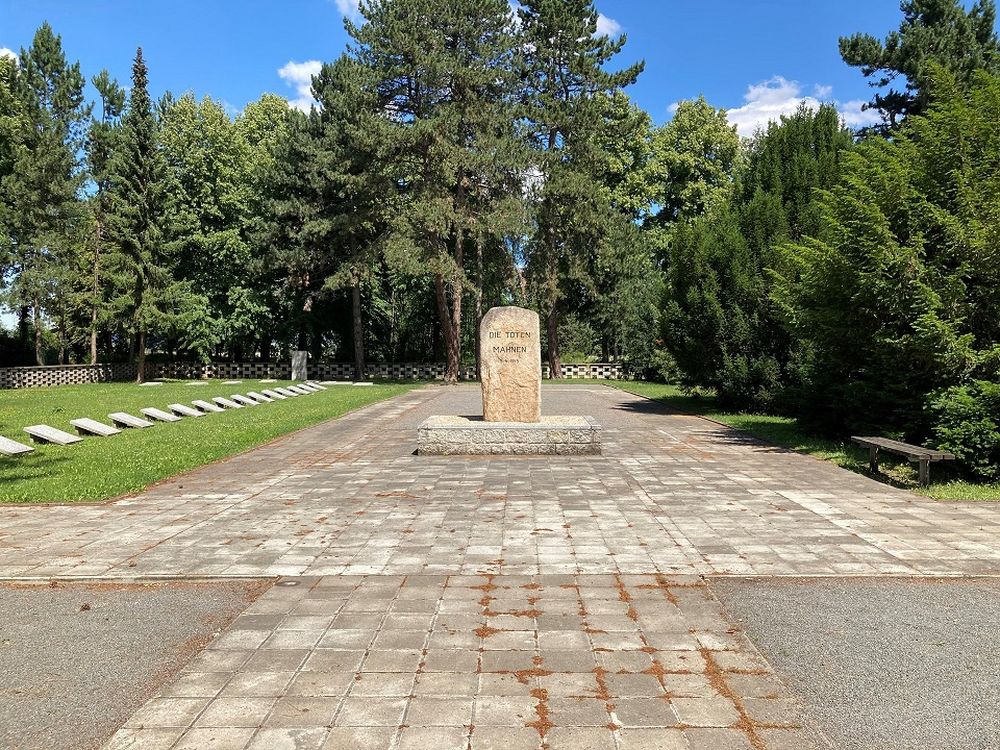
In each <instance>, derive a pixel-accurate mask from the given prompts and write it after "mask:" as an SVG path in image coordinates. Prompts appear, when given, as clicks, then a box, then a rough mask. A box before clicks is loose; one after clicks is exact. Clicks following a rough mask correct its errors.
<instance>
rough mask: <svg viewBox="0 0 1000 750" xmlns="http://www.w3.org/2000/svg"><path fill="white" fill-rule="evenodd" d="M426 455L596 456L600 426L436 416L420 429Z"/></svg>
mask: <svg viewBox="0 0 1000 750" xmlns="http://www.w3.org/2000/svg"><path fill="white" fill-rule="evenodd" d="M417 453H419V454H420V455H424V456H531V455H536V456H595V455H600V453H601V426H600V425H599V424H598V423H597V420H595V419H594V418H593V417H542V421H541V422H536V423H526V422H484V421H483V420H482V418H476V417H453V416H436V417H430V418H429V419H427V420H425V421H424V422H423V423H422V424H421V425H420V426H419V427H418V428H417Z"/></svg>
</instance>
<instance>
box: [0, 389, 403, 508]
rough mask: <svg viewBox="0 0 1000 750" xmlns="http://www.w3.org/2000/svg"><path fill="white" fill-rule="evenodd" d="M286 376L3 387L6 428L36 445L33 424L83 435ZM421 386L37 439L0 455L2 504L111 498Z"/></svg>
mask: <svg viewBox="0 0 1000 750" xmlns="http://www.w3.org/2000/svg"><path fill="white" fill-rule="evenodd" d="M274 385H285V383H284V382H278V383H270V384H267V383H263V384H262V383H261V382H260V381H257V380H244V381H242V382H241V383H240V384H239V385H222V384H221V381H208V382H207V384H206V385H200V386H192V385H185V384H184V383H182V382H170V383H165V384H163V385H159V386H139V385H136V384H134V383H100V384H90V385H74V386H60V387H56V388H26V389H18V390H4V391H0V435H3V436H4V437H9V438H12V439H14V440H18V441H20V442H25V443H26V442H28V435H27V433H25V432H24V431H23V428H24V427H26V426H27V425H32V424H47V425H50V426H52V427H58V428H59V429H62V430H66V431H67V432H75V430H74V429H73V427H72V426H71V425H70V423H69V421H70V420H71V419H76V418H77V417H91V418H93V419H97V420H99V421H102V422H105V423H110V420H108V419H107V415H108V414H109V413H110V412H115V411H125V412H129V413H130V414H134V415H136V416H140V412H139V409H140V408H143V407H147V406H154V407H158V408H160V409H163V410H165V411H166V410H167V408H166V407H167V405H168V404H172V403H178V402H179V403H184V404H190V402H191V401H192V400H193V399H205V400H209V401H210V400H211V399H212V398H213V397H214V396H227V397H228V396H230V395H231V394H234V393H244V394H245V393H246V392H247V391H253V390H257V391H260V390H263V389H265V388H271V387H273V386H274ZM413 387H415V386H414V385H413V384H391V385H382V384H377V385H374V386H370V387H355V386H348V385H336V386H329V387H328V388H327V390H325V391H320V392H318V393H313V394H311V395H309V396H299V397H297V398H288V399H286V400H284V401H276V402H274V403H270V404H266V403H265V404H261V405H259V406H250V407H247V408H244V409H238V410H232V411H229V410H227V411H225V412H223V413H220V414H208V415H206V416H204V417H200V418H194V417H185V418H184V419H183V420H182V421H180V422H170V423H156V426H155V427H150V428H147V429H144V430H123V431H122V432H121V434H118V435H113V436H112V437H107V438H102V437H85V438H84V439H83V442H82V443H75V444H73V445H69V446H58V445H37V446H36V450H35V452H34V453H29V454H26V455H22V456H3V455H0V503H25V502H56V501H79V500H106V499H108V498H112V497H117V496H119V495H124V494H128V493H131V492H137V491H139V490H142V489H143V488H145V487H148V486H149V485H150V484H153V483H154V482H157V481H159V480H161V479H164V478H166V477H170V476H173V475H175V474H179V473H181V472H184V471H188V470H189V469H193V468H195V467H197V466H201V465H202V464H206V463H209V462H211V461H215V460H218V459H220V458H224V457H225V456H231V455H233V454H234V453H239V452H240V451H244V450H247V449H248V448H253V447H255V446H258V445H262V444H263V443H266V442H268V441H270V440H273V439H274V438H276V437H279V436H281V435H284V434H286V433H289V432H293V431H294V430H298V429H301V428H303V427H308V426H310V425H314V424H317V423H319V422H322V421H324V420H327V419H332V418H334V417H339V416H341V415H342V414H344V413H346V412H349V411H351V410H353V409H357V408H360V407H362V406H366V405H368V404H371V403H374V402H376V401H381V400H382V399H385V398H389V397H390V396H395V395H398V394H400V393H404V392H406V391H407V390H410V389H411V388H413Z"/></svg>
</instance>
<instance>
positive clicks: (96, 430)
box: [0, 381, 371, 456]
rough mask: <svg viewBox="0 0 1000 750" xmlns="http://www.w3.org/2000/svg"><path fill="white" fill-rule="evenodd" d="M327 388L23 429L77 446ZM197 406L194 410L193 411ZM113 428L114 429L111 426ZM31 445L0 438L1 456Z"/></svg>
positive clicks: (307, 386)
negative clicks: (65, 427) (127, 430)
mask: <svg viewBox="0 0 1000 750" xmlns="http://www.w3.org/2000/svg"><path fill="white" fill-rule="evenodd" d="M354 385H371V383H355V384H354ZM325 390H326V386H325V385H321V384H320V383H315V382H312V381H306V382H305V383H302V384H300V385H289V386H283V387H277V388H268V389H266V390H263V391H260V392H257V391H249V392H248V393H247V394H246V395H245V396H244V395H243V394H240V393H234V394H233V395H232V396H230V397H229V398H223V397H222V396H217V397H215V398H213V399H212V400H211V401H205V400H202V399H198V400H195V401H192V402H191V403H192V404H193V407H192V406H188V405H187V404H180V403H178V404H170V405H169V406H168V407H167V409H169V411H164V410H163V409H157V408H155V407H152V406H150V407H146V408H145V409H141V410H140V412H141V413H142V417H136V416H134V415H132V414H129V413H128V412H124V411H116V412H113V413H111V414H109V415H108V419H110V420H111V423H112V424H111V425H109V424H105V423H104V422H98V421H97V420H96V419H90V418H89V417H81V418H80V419H71V420H70V424H71V425H73V427H74V428H76V431H77V433H78V434H77V435H74V434H72V433H70V432H66V431H65V430H60V429H58V428H56V427H50V426H49V425H47V424H33V425H29V426H28V427H25V428H24V431H25V432H26V433H28V435H29V437H30V438H31V441H32V442H34V443H51V444H54V445H72V444H73V443H79V442H80V441H81V440H83V438H82V437H81V436H82V435H93V436H97V437H110V436H111V435H117V434H118V433H119V432H121V431H122V430H123V429H125V428H133V429H144V428H147V427H152V426H153V425H154V424H155V423H156V422H180V421H181V419H183V418H184V417H204V416H205V415H206V414H211V413H218V412H223V411H225V410H226V409H243V408H246V407H248V406H257V405H258V404H266V403H271V402H273V401H284V400H285V399H288V398H295V397H296V396H305V395H308V394H310V393H316V392H317V391H325ZM194 407H197V408H194ZM112 425H114V426H112ZM33 450H34V448H32V447H31V446H30V445H25V444H24V443H19V442H18V441H16V440H11V439H10V438H5V437H3V436H0V453H2V454H5V455H8V456H18V455H21V454H24V453H30V452H31V451H33Z"/></svg>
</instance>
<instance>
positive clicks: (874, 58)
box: [840, 0, 1000, 130]
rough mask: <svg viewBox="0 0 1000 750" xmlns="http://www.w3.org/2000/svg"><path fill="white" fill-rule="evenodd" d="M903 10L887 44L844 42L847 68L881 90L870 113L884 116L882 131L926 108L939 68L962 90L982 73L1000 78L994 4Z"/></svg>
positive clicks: (951, 2)
mask: <svg viewBox="0 0 1000 750" xmlns="http://www.w3.org/2000/svg"><path fill="white" fill-rule="evenodd" d="M899 7H900V10H901V11H902V12H903V20H902V22H901V23H900V25H899V30H898V31H893V32H891V33H890V34H889V35H888V36H887V37H886V38H885V40H884V41H879V40H878V39H876V38H875V37H873V36H872V35H871V34H860V33H859V34H854V35H852V36H849V37H841V39H840V55H841V57H843V59H844V62H846V63H847V64H848V65H851V66H854V67H857V68H861V72H862V74H863V75H864V76H865V78H868V79H870V80H869V84H870V85H871V86H872V87H873V88H875V89H879V91H877V92H876V94H875V96H874V98H873V99H872V101H871V102H869V103H868V104H866V105H865V108H866V109H877V110H878V111H879V112H880V113H881V114H882V118H883V121H884V125H883V128H882V129H883V130H885V129H886V128H893V127H895V126H896V125H898V124H899V123H900V121H901V120H902V118H903V117H905V116H906V115H910V114H920V113H921V112H923V111H924V110H925V109H926V108H927V103H928V101H929V91H928V83H929V82H930V77H931V74H932V69H933V67H934V65H940V66H942V67H944V68H945V69H946V70H948V71H949V72H950V73H951V74H952V75H953V76H954V77H955V80H957V81H958V82H959V83H960V84H962V85H963V86H967V85H969V84H970V83H971V82H972V75H973V73H974V72H975V71H977V70H986V71H990V72H994V73H995V72H1000V43H998V41H997V34H996V28H995V27H996V20H997V13H996V4H995V3H994V0H976V2H974V3H973V5H972V7H971V8H969V9H968V10H966V9H965V7H964V5H963V3H962V2H961V0H902V2H901V3H900V6H899ZM886 87H889V88H888V90H885V89H886Z"/></svg>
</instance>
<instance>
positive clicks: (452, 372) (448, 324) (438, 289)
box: [434, 273, 462, 383]
mask: <svg viewBox="0 0 1000 750" xmlns="http://www.w3.org/2000/svg"><path fill="white" fill-rule="evenodd" d="M434 296H435V298H436V300H437V308H438V317H439V318H440V319H441V333H442V335H443V336H444V350H445V368H444V382H445V383H457V382H458V366H459V357H460V353H459V348H458V331H457V330H456V328H455V325H454V312H453V310H454V308H457V309H458V313H459V316H461V312H462V311H461V301H460V300H456V302H455V304H454V306H453V310H449V309H448V296H447V292H446V290H445V279H444V275H443V274H440V273H436V274H434ZM459 319H461V318H459Z"/></svg>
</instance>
